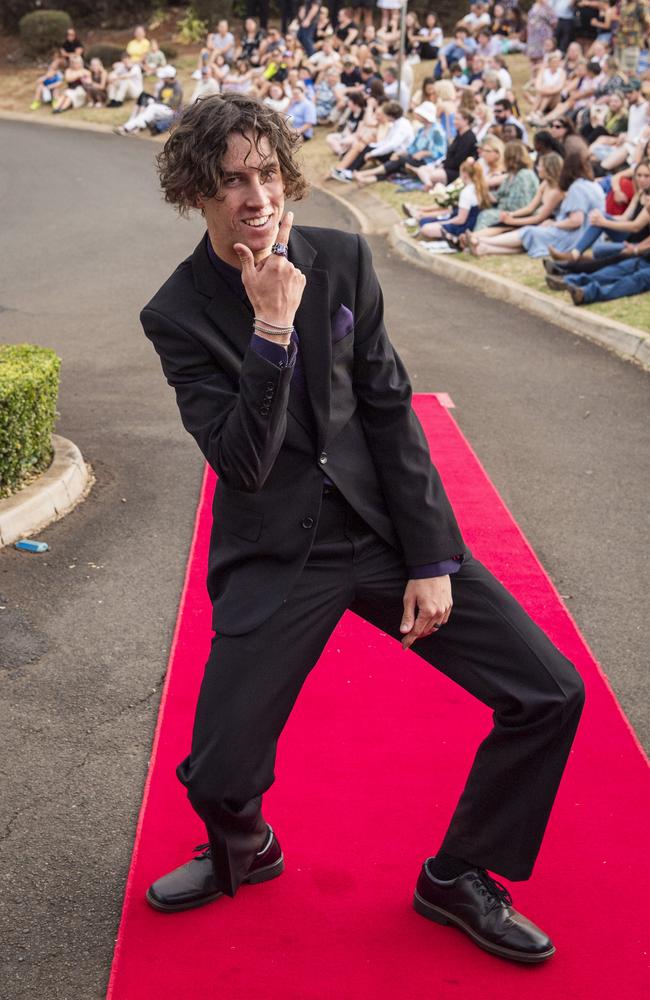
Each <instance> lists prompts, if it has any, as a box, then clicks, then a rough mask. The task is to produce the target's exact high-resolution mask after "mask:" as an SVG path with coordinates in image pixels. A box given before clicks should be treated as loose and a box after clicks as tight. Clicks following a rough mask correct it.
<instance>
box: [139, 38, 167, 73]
mask: <svg viewBox="0 0 650 1000" xmlns="http://www.w3.org/2000/svg"><path fill="white" fill-rule="evenodd" d="M166 65H167V56H166V55H165V53H164V52H163V50H162V49H161V48H160V45H159V44H158V41H157V39H155V38H152V39H151V46H150V48H149V51H148V52H147V53H146V54H145V56H144V58H143V60H142V72H143V73H144V75H145V76H155V75H156V73H157V72H158V70H159V69H162V68H163V66H166Z"/></svg>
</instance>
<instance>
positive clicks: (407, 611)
mask: <svg viewBox="0 0 650 1000" xmlns="http://www.w3.org/2000/svg"><path fill="white" fill-rule="evenodd" d="M414 611H415V599H414V598H405V599H404V614H403V615H402V624H401V625H400V627H399V630H400V632H410V631H411V629H412V628H413V621H414V617H413V615H414Z"/></svg>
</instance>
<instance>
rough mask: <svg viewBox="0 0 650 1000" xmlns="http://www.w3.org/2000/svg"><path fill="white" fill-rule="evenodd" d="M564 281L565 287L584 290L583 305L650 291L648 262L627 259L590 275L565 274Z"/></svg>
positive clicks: (649, 261)
mask: <svg viewBox="0 0 650 1000" xmlns="http://www.w3.org/2000/svg"><path fill="white" fill-rule="evenodd" d="M564 280H565V281H566V283H567V285H575V286H577V287H578V288H582V289H584V293H585V299H584V300H585V303H589V302H611V300H612V299H622V298H624V297H625V296H626V295H640V294H641V293H642V292H647V291H650V260H649V259H648V258H647V257H629V258H628V259H627V260H623V261H621V262H620V263H618V264H610V265H609V266H608V267H602V268H601V269H600V271H594V272H593V273H592V274H567V275H566V276H565V279H564Z"/></svg>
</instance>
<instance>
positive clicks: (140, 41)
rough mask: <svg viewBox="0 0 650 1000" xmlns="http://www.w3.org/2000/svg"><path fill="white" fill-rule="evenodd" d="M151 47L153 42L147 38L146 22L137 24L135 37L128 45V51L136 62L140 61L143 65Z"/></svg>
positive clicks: (134, 32)
mask: <svg viewBox="0 0 650 1000" xmlns="http://www.w3.org/2000/svg"><path fill="white" fill-rule="evenodd" d="M150 49H151V42H150V41H149V39H148V38H147V29H146V28H145V26H144V24H137V25H136V26H135V28H134V29H133V38H132V39H131V41H130V42H128V44H127V46H126V51H127V52H128V53H129V55H130V56H131V59H133V62H134V63H140V65H142V64H143V62H144V57H145V56H146V55H147V53H148V52H149V50H150Z"/></svg>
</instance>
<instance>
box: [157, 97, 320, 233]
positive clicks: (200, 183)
mask: <svg viewBox="0 0 650 1000" xmlns="http://www.w3.org/2000/svg"><path fill="white" fill-rule="evenodd" d="M233 133H235V134H238V135H243V136H246V135H248V136H252V137H253V143H252V144H251V150H252V149H253V148H255V150H256V152H257V153H260V152H261V151H260V149H259V142H260V139H262V138H266V139H267V141H268V143H269V145H270V147H271V149H272V150H273V151H274V152H275V153H276V154H277V157H278V161H279V163H280V172H281V174H282V179H283V181H284V191H285V194H286V196H287V198H291V199H293V200H294V201H297V200H299V199H300V198H302V197H303V196H304V194H305V192H306V190H307V181H306V179H305V177H304V176H303V173H302V170H301V169H300V166H299V164H298V163H296V160H295V154H296V151H297V149H298V147H299V146H300V145H301V142H302V137H301V136H300V135H299V134H298V133H297V132H293V131H292V129H291V128H290V127H289V126H288V124H287V122H286V120H285V119H284V118H283V117H282V115H279V114H277V113H276V112H275V111H272V110H271V109H270V108H268V107H266V105H264V104H262V103H261V102H260V101H258V100H255V98H252V97H247V96H246V95H244V94H223V95H222V94H219V95H215V96H213V97H205V98H201V99H199V100H198V101H196V102H195V103H194V104H191V105H190V106H189V107H187V108H186V109H185V110H184V111H183V112H182V114H181V115H180V117H179V119H178V121H177V123H176V125H175V126H174V127H173V129H172V132H171V135H170V136H169V139H168V140H167V142H166V143H165V146H164V148H163V151H162V152H161V153H160V154H159V155H158V156H157V157H156V162H157V165H158V175H159V177H160V185H161V187H162V189H163V191H164V193H165V201H167V202H169V204H170V205H175V207H176V210H177V211H178V213H179V215H182V216H188V215H189V212H190V209H192V208H199V206H198V204H197V200H198V199H199V198H202V199H204V200H206V201H207V200H209V199H210V198H214V197H219V194H220V192H221V185H222V183H223V168H222V163H223V158H224V156H225V154H226V150H227V147H228V138H229V136H231V135H232V134H233Z"/></svg>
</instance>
